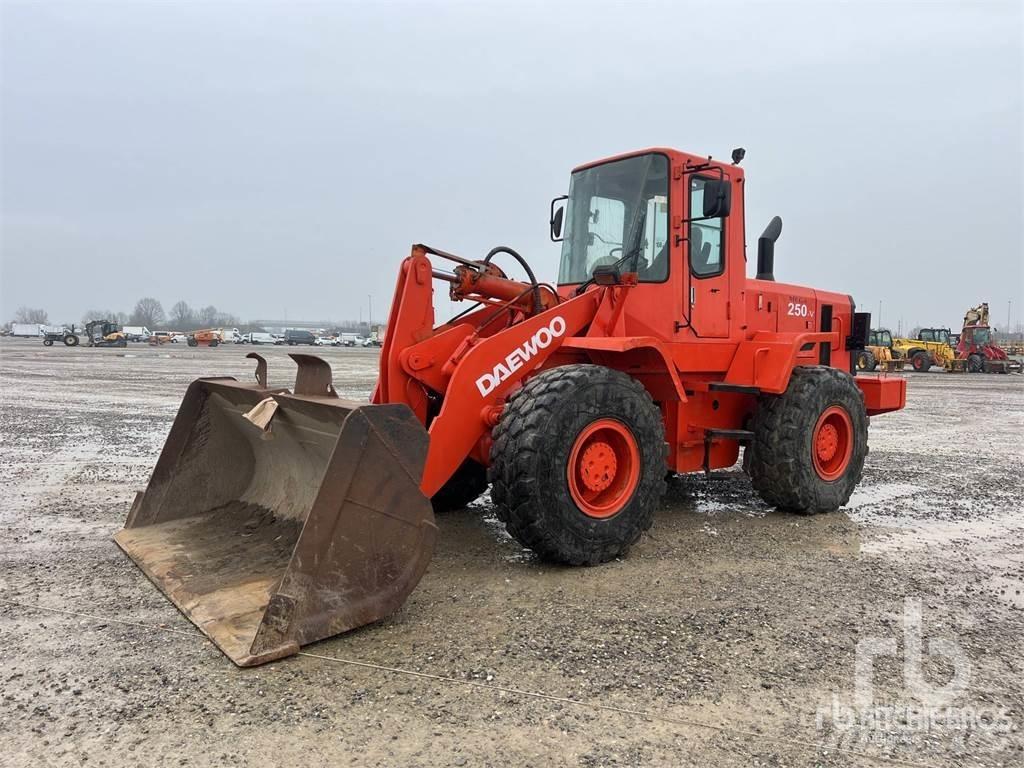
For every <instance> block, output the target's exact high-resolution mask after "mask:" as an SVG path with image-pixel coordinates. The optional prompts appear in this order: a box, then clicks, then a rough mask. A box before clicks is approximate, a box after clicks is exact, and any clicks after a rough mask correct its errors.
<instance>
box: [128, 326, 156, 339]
mask: <svg viewBox="0 0 1024 768" xmlns="http://www.w3.org/2000/svg"><path fill="white" fill-rule="evenodd" d="M124 335H125V338H127V339H128V341H149V337H150V336H152V335H153V333H152V332H151V331H150V330H149V328H147V327H146V326H144V325H126V326H125V327H124Z"/></svg>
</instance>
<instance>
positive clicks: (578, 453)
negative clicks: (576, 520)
mask: <svg viewBox="0 0 1024 768" xmlns="http://www.w3.org/2000/svg"><path fill="white" fill-rule="evenodd" d="M640 462H641V455H640V448H639V446H638V445H637V442H636V438H634V437H633V433H632V432H631V431H630V429H629V427H627V426H626V425H625V424H624V423H622V422H621V421H618V420H617V419H612V418H603V419H598V420H597V421H594V422H592V423H590V424H589V425H587V426H586V427H584V428H583V430H582V431H581V432H580V433H579V435H577V437H576V440H575V443H574V445H573V447H572V450H571V452H570V454H569V462H568V467H567V468H566V479H567V480H568V485H569V494H570V495H571V496H572V500H573V501H574V502H575V503H576V506H577V507H578V508H579V510H580V511H581V512H582V513H583V514H584V515H586V516H587V517H593V518H597V519H604V518H608V517H613V516H614V515H616V514H618V512H619V511H621V510H622V508H623V507H624V506H626V504H628V503H629V500H630V499H631V498H632V496H633V492H634V491H635V490H636V487H637V485H638V484H639V482H640Z"/></svg>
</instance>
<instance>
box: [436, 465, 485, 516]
mask: <svg viewBox="0 0 1024 768" xmlns="http://www.w3.org/2000/svg"><path fill="white" fill-rule="evenodd" d="M486 490H487V470H486V469H485V468H484V467H483V465H481V464H480V463H479V462H476V461H473V459H466V460H465V461H464V462H462V466H460V467H459V468H458V469H457V470H455V474H454V475H452V476H451V477H450V478H448V482H447V483H445V484H444V485H443V486H441V490H439V491H438V492H437V493H435V494H434V496H433V498H432V499H431V500H430V503H431V504H432V505H433V507H434V512H435V513H441V512H451V511H452V510H454V509H462V508H463V507H465V506H466V505H467V504H469V503H470V502H471V501H476V499H477V498H479V496H480V494H482V493H483V492H484V491H486Z"/></svg>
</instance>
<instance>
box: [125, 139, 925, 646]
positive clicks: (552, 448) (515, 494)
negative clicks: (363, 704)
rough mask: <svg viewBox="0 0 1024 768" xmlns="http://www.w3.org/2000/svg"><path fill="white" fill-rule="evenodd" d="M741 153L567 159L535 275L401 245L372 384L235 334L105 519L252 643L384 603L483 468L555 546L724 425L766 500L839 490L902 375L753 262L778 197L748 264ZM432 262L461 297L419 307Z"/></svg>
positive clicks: (193, 614) (441, 281) (228, 630)
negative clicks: (228, 372)
mask: <svg viewBox="0 0 1024 768" xmlns="http://www.w3.org/2000/svg"><path fill="white" fill-rule="evenodd" d="M742 156H743V151H742V150H736V151H734V153H733V162H732V163H725V162H718V161H714V160H712V159H710V158H707V157H699V156H696V155H691V154H687V153H683V152H679V151H677V150H674V149H646V150H642V151H639V152H632V153H629V154H626V155H620V156H617V157H613V158H610V159H606V160H601V161H598V162H594V163H588V164H586V165H582V166H579V167H578V168H576V169H575V170H574V171H573V172H572V176H571V179H570V184H569V193H568V195H566V196H563V197H559V198H556V199H555V200H553V201H552V206H551V217H550V229H551V237H552V239H554V240H556V241H561V249H562V256H561V265H560V267H559V273H558V279H557V282H556V283H555V284H554V285H550V284H548V283H543V282H540V281H539V280H538V279H537V278H536V277H535V275H534V273H533V271H532V269H531V268H530V266H529V264H528V263H527V261H526V260H525V259H524V258H523V257H522V256H520V255H519V254H518V253H517V252H515V251H514V250H512V249H511V248H505V247H499V248H495V249H494V250H492V251H491V252H490V253H488V254H487V255H486V256H485V257H484V258H482V259H468V258H463V257H461V256H457V255H455V254H452V253H446V252H444V251H441V250H438V249H436V248H429V247H427V246H425V245H414V246H413V248H412V253H411V255H410V256H408V257H407V258H406V259H405V260H404V261H403V262H402V263H401V265H400V268H399V273H398V281H397V285H396V288H395V294H394V298H393V300H392V303H391V312H390V317H389V321H388V325H387V336H386V339H385V341H384V344H383V348H382V350H381V356H380V374H379V379H378V382H377V386H376V389H375V391H374V393H373V397H372V402H371V403H356V402H351V401H346V400H342V399H340V398H339V397H338V396H337V394H336V393H335V391H334V387H333V385H332V380H331V369H330V367H329V366H328V365H327V364H326V363H325V362H324V361H322V360H320V359H319V358H317V357H315V356H310V355H298V354H296V355H291V357H292V358H293V359H294V360H295V362H296V363H297V365H298V373H297V378H296V382H295V385H294V386H293V387H292V388H291V389H290V390H289V389H285V388H280V387H270V386H268V384H267V371H266V363H265V361H263V360H262V359H261V358H260V357H259V356H258V355H255V354H250V355H249V357H254V358H256V360H257V372H256V381H255V382H254V383H241V382H238V381H235V380H234V379H230V378H222V379H200V380H198V381H196V382H194V383H193V384H192V385H191V387H190V388H189V390H188V392H187V393H186V395H185V399H184V402H183V403H182V405H181V409H180V411H179V413H178V416H177V418H176V420H175V422H174V425H173V427H172V429H171V432H170V435H169V437H168V439H167V443H166V445H165V447H164V449H163V452H162V453H161V455H160V458H159V461H158V462H157V465H156V468H155V470H154V472H153V476H152V479H151V480H150V482H149V485H148V487H147V488H146V490H145V492H144V493H140V494H139V495H138V496H137V498H136V500H135V503H134V505H133V506H132V509H131V512H130V513H129V515H128V520H127V523H126V524H125V528H124V530H122V531H121V532H120V533H118V534H117V536H116V540H117V543H118V544H119V545H120V546H121V547H122V548H123V549H124V550H125V551H126V552H127V553H128V554H129V555H130V556H131V557H132V559H133V560H134V561H135V562H136V563H137V564H138V565H139V566H140V567H141V568H142V570H143V571H144V572H145V573H146V574H147V575H148V576H149V577H150V578H151V579H152V580H153V581H154V582H155V583H156V584H157V586H158V587H159V588H160V589H162V590H163V591H164V592H165V593H166V594H167V595H168V596H169V597H170V599H171V600H172V601H173V602H174V603H175V604H176V605H177V606H178V607H179V608H180V609H181V610H182V611H183V612H184V613H185V614H186V615H187V616H188V617H189V618H190V619H191V620H192V621H193V622H195V623H196V625H198V626H199V627H200V629H202V631H203V632H205V633H206V634H207V635H208V636H209V637H210V638H211V639H212V640H213V641H214V642H215V643H216V644H217V645H218V646H219V647H220V648H221V649H222V650H223V651H224V652H225V653H226V654H227V655H228V656H229V657H230V658H231V659H232V660H233V661H234V662H235V663H237V664H240V665H252V664H259V663H262V662H266V661H269V660H272V659H276V658H280V657H283V656H287V655H289V654H292V653H295V652H296V651H297V650H298V648H299V647H300V646H301V645H303V644H306V643H311V642H314V641H316V640H319V639H322V638H325V637H328V636H330V635H334V634H337V633H339V632H344V631H346V630H349V629H353V628H355V627H359V626H362V625H364V624H368V623H370V622H373V621H377V620H379V619H381V618H382V617H384V616H386V615H388V614H389V613H391V612H392V611H394V610H395V609H397V608H398V607H399V606H400V605H401V604H402V603H403V601H404V600H405V598H406V597H407V596H408V595H409V593H410V592H411V591H412V590H413V589H414V588H415V586H416V584H417V582H418V581H419V579H420V577H421V576H422V575H423V572H424V570H425V569H426V566H427V563H428V561H429V560H430V557H431V554H432V550H433V545H434V540H435V537H436V534H437V529H436V526H435V520H434V513H435V512H437V513H440V512H443V511H445V510H446V509H450V508H453V507H458V506H462V505H465V504H466V503H468V502H469V501H470V500H472V499H473V498H475V497H476V496H478V495H479V494H481V493H482V492H483V491H484V490H485V489H486V487H487V486H488V484H490V486H491V496H492V499H493V501H494V504H495V506H496V507H497V512H498V515H499V516H500V518H501V519H502V520H503V521H504V523H505V525H506V527H507V528H508V531H509V533H511V535H512V536H514V537H515V538H516V539H517V540H518V541H519V542H520V543H522V544H523V545H524V546H526V547H529V548H530V549H532V550H533V551H534V552H536V553H537V554H538V555H539V556H540V557H542V558H544V559H547V560H551V561H555V562H561V563H569V564H573V565H594V564H598V563H603V562H606V561H608V560H611V559H613V558H617V557H622V556H623V555H625V554H626V553H627V551H628V550H629V548H630V546H631V545H632V544H633V543H635V542H636V541H637V540H638V539H639V538H640V536H641V535H642V534H643V533H644V531H646V530H647V529H648V528H649V527H650V526H651V522H652V519H653V516H654V510H655V508H656V506H657V504H658V500H659V497H660V496H661V495H662V493H663V491H664V489H665V478H666V476H667V474H668V473H673V472H674V473H682V472H698V471H704V472H710V471H712V470H714V469H717V468H722V467H730V466H732V465H734V464H735V463H736V462H737V460H738V458H739V452H740V447H741V446H743V447H745V452H744V460H743V465H744V468H745V469H746V471H747V472H748V474H749V475H750V478H751V481H752V484H753V487H754V488H755V489H756V490H757V491H758V493H759V494H760V495H761V497H762V498H763V499H764V500H765V502H767V503H768V504H770V505H772V506H773V507H778V508H780V509H783V510H789V511H792V512H795V513H802V514H813V513H818V512H828V511H832V510H836V509H838V508H839V507H841V506H842V505H844V504H845V503H846V502H847V501H848V499H849V498H850V494H851V492H852V491H853V489H854V487H855V486H856V484H857V483H858V481H859V480H860V477H861V473H862V470H863V466H864V457H865V454H866V453H867V435H868V431H867V427H868V417H869V416H871V415H874V414H881V413H885V412H887V411H894V410H897V409H899V408H902V407H903V405H904V402H905V397H906V381H905V380H904V379H903V378H902V377H887V376H884V375H883V376H867V375H856V376H855V375H854V374H855V373H856V372H857V371H856V360H857V356H858V354H859V352H860V351H861V350H862V349H864V346H865V344H866V342H867V339H868V331H869V328H870V315H869V314H868V313H864V312H857V311H856V309H855V306H854V302H853V299H852V298H851V297H850V296H848V295H846V294H842V293H833V292H829V291H822V290H817V289H813V288H806V287H802V286H798V285H790V284H784V283H780V282H776V280H775V278H774V274H773V272H774V268H773V263H774V247H775V242H776V240H777V239H778V237H779V235H780V233H781V230H782V222H781V220H780V219H779V218H778V217H776V218H774V219H773V220H772V221H771V223H770V224H769V225H768V227H767V228H766V229H765V230H764V233H763V234H762V235H761V237H760V238H759V239H758V247H757V270H756V276H755V277H748V275H747V268H746V267H747V264H746V263H747V257H746V251H745V246H744V242H745V239H746V232H745V224H744V212H743V207H744V185H745V179H744V174H743V170H742V168H740V166H739V161H740V160H741V159H742ZM443 262H448V263H449V264H450V265H451V268H450V269H442V268H441V265H442V263H443ZM516 265H518V266H516ZM510 267H516V269H519V270H521V271H522V272H523V273H525V275H526V279H524V280H516V279H512V278H510V277H509V276H508V273H507V272H506V269H509V268H510ZM438 285H441V286H446V287H447V290H448V294H449V297H450V298H451V299H452V300H453V301H457V302H468V303H469V305H468V307H467V308H466V309H465V311H463V312H462V313H461V314H458V315H456V316H455V317H453V318H452V319H451V320H448V321H447V322H442V323H437V322H436V321H435V318H434V309H433V302H434V298H435V295H434V290H435V287H436V286H438Z"/></svg>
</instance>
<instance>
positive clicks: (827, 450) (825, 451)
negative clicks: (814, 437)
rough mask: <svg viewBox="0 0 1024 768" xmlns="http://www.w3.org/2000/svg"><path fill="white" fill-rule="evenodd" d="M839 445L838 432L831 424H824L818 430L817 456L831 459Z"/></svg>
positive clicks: (824, 459)
mask: <svg viewBox="0 0 1024 768" xmlns="http://www.w3.org/2000/svg"><path fill="white" fill-rule="evenodd" d="M838 447H839V433H838V432H837V430H836V428H835V426H833V425H832V424H824V425H823V426H822V428H821V430H820V431H819V432H818V446H817V448H818V458H819V459H821V460H822V461H831V460H832V457H833V456H835V455H836V449H837V448H838Z"/></svg>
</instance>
